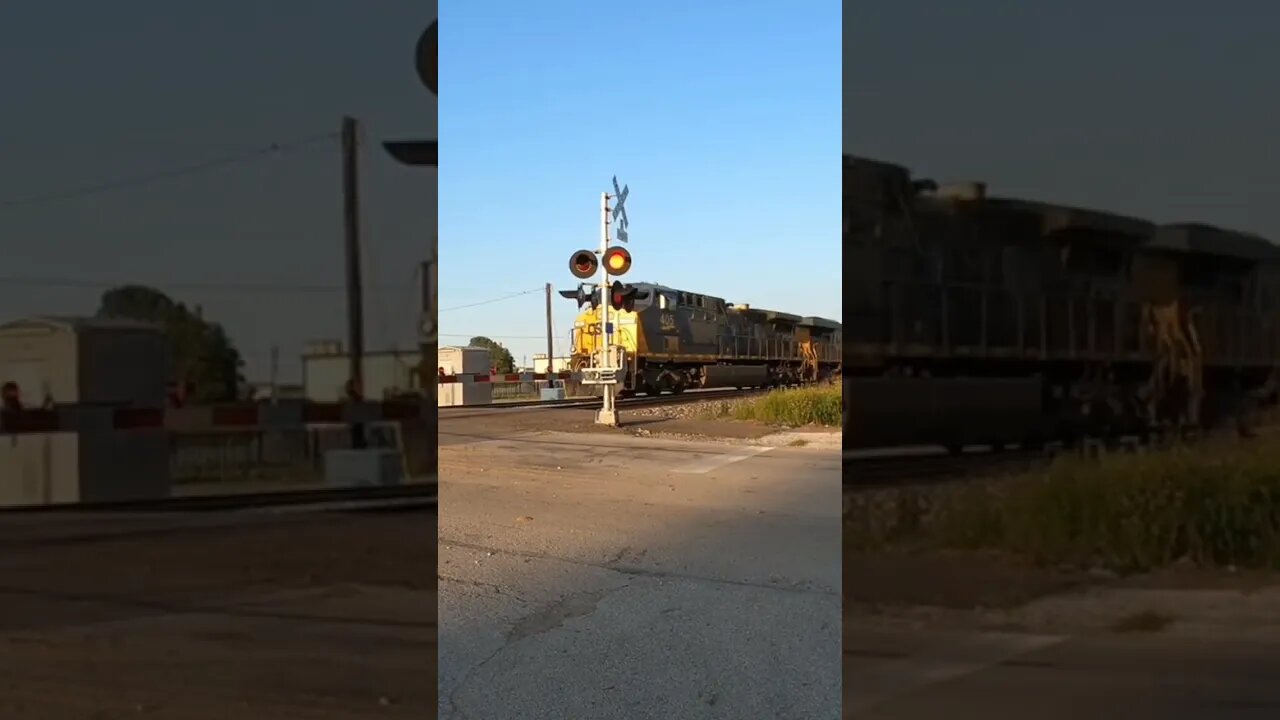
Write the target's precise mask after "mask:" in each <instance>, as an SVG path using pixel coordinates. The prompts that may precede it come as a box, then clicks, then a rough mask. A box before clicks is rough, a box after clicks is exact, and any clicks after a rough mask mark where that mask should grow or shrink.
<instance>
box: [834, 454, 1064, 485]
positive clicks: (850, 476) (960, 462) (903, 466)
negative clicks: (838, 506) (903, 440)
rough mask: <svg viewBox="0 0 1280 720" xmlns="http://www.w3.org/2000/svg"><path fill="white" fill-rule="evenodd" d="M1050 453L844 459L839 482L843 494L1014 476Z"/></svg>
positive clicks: (1046, 459) (1041, 463) (1046, 461)
mask: <svg viewBox="0 0 1280 720" xmlns="http://www.w3.org/2000/svg"><path fill="white" fill-rule="evenodd" d="M1058 454H1059V453H1058V452H1057V451H1054V450H1026V449H1016V450H1004V451H1002V452H991V451H987V452H970V453H963V454H961V455H934V454H929V455H925V454H914V455H884V456H875V457H854V458H850V457H849V456H848V455H847V454H846V456H845V459H844V463H843V465H844V468H843V473H842V479H843V484H844V488H845V490H847V491H857V490H871V489H876V488H883V487H898V486H902V485H910V484H929V483H939V482H952V481H957V480H965V479H971V478H974V477H989V476H991V475H1001V474H1007V473H1017V472H1022V471H1027V470H1033V469H1035V468H1038V467H1044V466H1047V465H1048V464H1049V463H1050V462H1052V460H1053V458H1055V457H1057V455H1058Z"/></svg>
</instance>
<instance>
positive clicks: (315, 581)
mask: <svg viewBox="0 0 1280 720" xmlns="http://www.w3.org/2000/svg"><path fill="white" fill-rule="evenodd" d="M435 526H436V523H435V517H434V514H433V513H431V512H428V511H424V510H421V509H418V510H414V511H406V512H386V511H379V512H360V513H355V512H324V513H320V512H296V511H295V512H280V513H262V514H256V515H251V516H243V517H242V516H231V515H227V514H223V513H198V514H195V515H193V516H183V515H151V514H145V515H143V514H137V515H119V514H96V515H69V514H68V515H63V514H57V515H42V516H36V515H18V516H9V515H7V516H0V717H3V718H5V720H64V719H65V720H86V719H89V718H93V719H95V720H96V719H103V720H106V719H108V718H125V717H128V718H163V719H166V720H168V719H172V720H179V719H180V720H203V719H205V718H208V719H209V720H213V719H215V718H219V719H221V718H279V719H281V720H292V719H295V718H296V719H298V720H302V719H303V718H307V719H311V720H321V719H323V720H348V719H350V720H354V719H356V718H361V719H363V718H370V717H376V718H405V719H406V720H408V719H409V718H414V719H419V718H423V717H430V713H431V712H432V709H433V708H434V707H435V705H436V685H435V682H434V676H435V660H436V643H435V640H436V632H435V617H436V606H435V600H436V594H435V578H434V575H433V574H432V570H433V569H434V567H435V553H434V548H435V543H434V542H433V534H434V532H435Z"/></svg>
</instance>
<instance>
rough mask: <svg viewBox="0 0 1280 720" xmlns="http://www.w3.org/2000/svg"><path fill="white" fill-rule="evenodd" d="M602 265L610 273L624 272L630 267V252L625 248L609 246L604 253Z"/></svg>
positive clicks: (620, 273) (618, 273) (619, 273)
mask: <svg viewBox="0 0 1280 720" xmlns="http://www.w3.org/2000/svg"><path fill="white" fill-rule="evenodd" d="M604 267H605V270H606V271H608V273H609V274H610V275H623V274H625V273H626V272H627V271H628V270H630V269H631V253H629V252H627V250H626V248H620V247H612V248H609V250H608V252H606V253H605V254H604Z"/></svg>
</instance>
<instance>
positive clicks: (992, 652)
mask: <svg viewBox="0 0 1280 720" xmlns="http://www.w3.org/2000/svg"><path fill="white" fill-rule="evenodd" d="M846 642H847V644H846V647H845V678H844V683H845V685H844V693H845V717H846V718H864V719H865V720H926V719H928V720H933V718H948V720H966V719H967V718H973V719H974V720H979V719H980V720H999V719H1003V718H1009V719H1010V720H1013V719H1017V718H1037V719H1043V720H1056V719H1058V718H1062V719H1063V720H1066V719H1068V718H1073V719H1074V718H1120V717H1122V718H1128V719H1131V720H1137V719H1139V718H1142V719H1145V718H1152V719H1153V720H1154V719H1157V718H1158V719H1160V720H1166V719H1167V720H1178V719H1182V718H1186V719H1187V720H1192V719H1195V720H1201V719H1205V720H1207V719H1210V718H1213V719H1216V718H1241V719H1247V718H1258V719H1259V720H1261V719H1262V718H1277V717H1280V641H1277V639H1276V638H1275V637H1274V635H1273V636H1271V637H1270V638H1267V639H1261V638H1250V637H1247V636H1241V635H1239V634H1236V635H1234V636H1231V637H1216V638H1215V637H1212V636H1206V635H1200V636H1189V635H1181V634H1173V635H1163V634H1151V635H1144V634H1122V635H1116V634H1094V635H1085V636H1056V635H1041V634H1026V633H1004V632H957V633H949V632H945V631H938V630H937V629H936V628H930V629H921V630H909V631H897V632H878V633H872V632H865V631H864V632H858V633H853V634H850V635H849V637H848V639H847V641H846Z"/></svg>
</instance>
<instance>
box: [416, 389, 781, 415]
mask: <svg viewBox="0 0 1280 720" xmlns="http://www.w3.org/2000/svg"><path fill="white" fill-rule="evenodd" d="M768 392H769V391H768V390H759V389H753V390H733V389H725V390H698V391H690V392H684V393H681V394H679V395H658V396H656V397H653V396H649V395H645V396H642V397H631V398H624V399H621V400H618V401H617V404H618V407H619V408H621V409H634V408H646V407H661V406H665V405H684V404H687V403H696V402H711V401H715V400H739V399H742V398H747V397H752V396H756V395H764V394H766V393H768ZM601 402H602V401H601V400H598V399H591V400H581V399H574V400H530V401H528V402H523V401H522V402H495V403H492V404H489V405H459V406H454V407H442V408H440V409H439V410H440V411H441V415H442V416H443V417H449V418H467V417H474V416H478V415H481V414H484V413H487V412H491V411H496V410H507V409H517V408H547V409H574V408H576V409H584V410H586V409H593V408H598V407H600V404H601ZM466 411H471V414H461V413H464V412H466Z"/></svg>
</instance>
